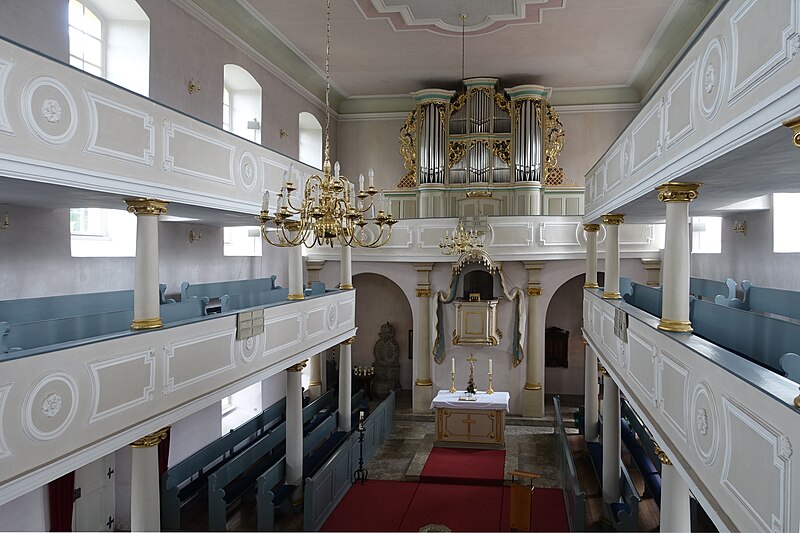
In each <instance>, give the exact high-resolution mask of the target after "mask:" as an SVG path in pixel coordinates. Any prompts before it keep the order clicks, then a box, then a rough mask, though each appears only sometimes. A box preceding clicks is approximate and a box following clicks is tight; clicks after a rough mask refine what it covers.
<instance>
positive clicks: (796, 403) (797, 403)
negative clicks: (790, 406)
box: [794, 394, 800, 409]
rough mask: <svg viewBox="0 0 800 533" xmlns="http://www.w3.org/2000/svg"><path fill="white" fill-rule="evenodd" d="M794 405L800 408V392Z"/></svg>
mask: <svg viewBox="0 0 800 533" xmlns="http://www.w3.org/2000/svg"><path fill="white" fill-rule="evenodd" d="M794 406H795V407H797V408H798V409H800V394H798V395H797V398H795V399H794Z"/></svg>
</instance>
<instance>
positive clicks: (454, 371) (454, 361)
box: [453, 357, 456, 374]
mask: <svg viewBox="0 0 800 533" xmlns="http://www.w3.org/2000/svg"><path fill="white" fill-rule="evenodd" d="M455 373H456V358H455V357H453V374H455Z"/></svg>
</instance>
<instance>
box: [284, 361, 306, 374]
mask: <svg viewBox="0 0 800 533" xmlns="http://www.w3.org/2000/svg"><path fill="white" fill-rule="evenodd" d="M307 364H308V359H306V360H304V361H300V362H299V363H297V364H296V365H292V366H290V367H289V368H287V369H286V371H287V372H302V371H303V369H304V368H305V367H306V365H307Z"/></svg>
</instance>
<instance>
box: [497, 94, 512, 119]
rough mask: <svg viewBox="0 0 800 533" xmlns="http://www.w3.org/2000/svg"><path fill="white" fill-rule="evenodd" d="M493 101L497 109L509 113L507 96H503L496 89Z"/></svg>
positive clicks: (509, 103)
mask: <svg viewBox="0 0 800 533" xmlns="http://www.w3.org/2000/svg"><path fill="white" fill-rule="evenodd" d="M494 103H495V105H496V106H497V108H498V109H502V110H503V111H505V112H506V113H508V114H509V115H511V102H510V101H509V100H508V98H506V97H505V95H504V94H503V93H502V92H500V91H498V92H496V93H494Z"/></svg>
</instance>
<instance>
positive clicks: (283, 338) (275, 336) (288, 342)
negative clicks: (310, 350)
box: [264, 313, 303, 357]
mask: <svg viewBox="0 0 800 533" xmlns="http://www.w3.org/2000/svg"><path fill="white" fill-rule="evenodd" d="M302 326H303V325H302V320H301V318H300V315H299V314H296V313H295V314H292V315H287V316H277V317H274V318H271V319H267V318H265V319H264V334H265V335H266V336H267V342H266V346H265V349H264V356H265V357H268V356H270V355H272V354H274V353H277V352H281V351H284V350H287V349H289V348H291V347H292V346H294V345H295V344H299V343H300V342H301V339H302V336H303V332H302Z"/></svg>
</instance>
